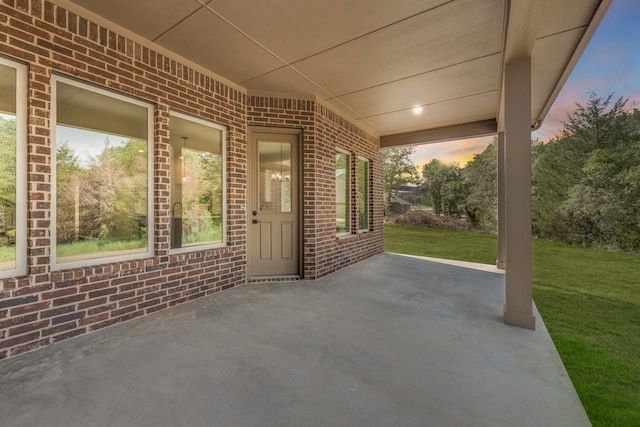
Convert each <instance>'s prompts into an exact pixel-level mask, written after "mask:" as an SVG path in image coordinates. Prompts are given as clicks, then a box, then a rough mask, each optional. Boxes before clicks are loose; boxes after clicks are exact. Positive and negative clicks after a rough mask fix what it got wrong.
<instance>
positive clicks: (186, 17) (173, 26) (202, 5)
mask: <svg viewBox="0 0 640 427" xmlns="http://www.w3.org/2000/svg"><path fill="white" fill-rule="evenodd" d="M200 5H201V6H200V7H199V8H197V9H196V10H194V11H193V12H191V13H190V14H188V15H187V16H185V17H184V18H182V19H181V20H179V21H178V22H176V23H175V24H173V25H172V26H170V27H169V28H167V29H166V30H164V31H163V32H162V33H160V34H159V35H157V36H156V37H154V38H153V39H151V41H152V42H153V43H156V42H157V41H158V39H159V38H160V37H162V36H164V35H165V34H167V33H168V32H169V31H171V30H173V29H174V28H176V27H177V26H178V25H180V24H182V23H183V22H184V21H186V20H187V19H189V18H191V17H192V16H193V15H194V14H196V13H197V12H198V11H200V10H202V9H203V8H204V7H205V6H206V5H204V4H203V3H202V2H200Z"/></svg>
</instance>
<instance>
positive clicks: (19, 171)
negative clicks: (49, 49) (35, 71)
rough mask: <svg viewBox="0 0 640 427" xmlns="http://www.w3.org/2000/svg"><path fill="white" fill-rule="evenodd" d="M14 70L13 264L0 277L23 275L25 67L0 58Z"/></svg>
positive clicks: (25, 142) (25, 225) (25, 241)
mask: <svg viewBox="0 0 640 427" xmlns="http://www.w3.org/2000/svg"><path fill="white" fill-rule="evenodd" d="M0 64H2V65H4V66H7V67H10V68H13V69H15V70H16V263H15V268H12V269H10V270H0V278H6V277H15V276H24V275H25V274H27V114H28V111H27V90H28V88H27V66H26V65H24V64H21V63H19V62H14V61H10V60H8V59H4V58H2V57H0Z"/></svg>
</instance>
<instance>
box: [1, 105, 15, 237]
mask: <svg viewBox="0 0 640 427" xmlns="http://www.w3.org/2000/svg"><path fill="white" fill-rule="evenodd" d="M0 165H2V167H0V246H1V245H3V244H4V243H5V240H6V241H11V240H12V239H10V238H9V237H8V235H9V234H10V233H9V232H10V229H12V228H13V227H14V225H15V209H16V121H15V118H8V117H2V116H0Z"/></svg>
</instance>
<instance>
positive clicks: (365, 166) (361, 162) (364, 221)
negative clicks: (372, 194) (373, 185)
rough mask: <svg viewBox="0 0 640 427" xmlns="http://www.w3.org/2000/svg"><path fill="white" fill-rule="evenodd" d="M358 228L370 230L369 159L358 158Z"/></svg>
mask: <svg viewBox="0 0 640 427" xmlns="http://www.w3.org/2000/svg"><path fill="white" fill-rule="evenodd" d="M358 229H359V230H360V231H367V230H369V161H368V160H366V159H358Z"/></svg>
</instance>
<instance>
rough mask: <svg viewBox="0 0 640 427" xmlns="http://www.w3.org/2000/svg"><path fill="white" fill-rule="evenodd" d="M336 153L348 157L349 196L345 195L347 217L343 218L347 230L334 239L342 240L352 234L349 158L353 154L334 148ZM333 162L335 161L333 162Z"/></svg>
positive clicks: (337, 234)
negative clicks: (346, 223)
mask: <svg viewBox="0 0 640 427" xmlns="http://www.w3.org/2000/svg"><path fill="white" fill-rule="evenodd" d="M336 153H342V154H346V155H347V156H349V157H348V159H349V164H348V165H347V177H348V178H349V186H348V190H349V191H348V193H349V194H348V195H347V201H346V203H347V206H348V209H347V216H346V218H345V221H348V225H349V230H347V231H344V232H342V233H336V237H338V238H344V237H349V236H351V234H352V233H351V209H352V208H353V206H351V204H352V203H351V190H352V182H351V181H352V180H351V158H352V157H353V154H352V153H351V152H350V151H348V150H345V149H344V148H340V147H336ZM334 157H335V156H334ZM334 161H335V160H334ZM334 169H335V167H334ZM336 197H337V195H336ZM334 203H335V202H334Z"/></svg>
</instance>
